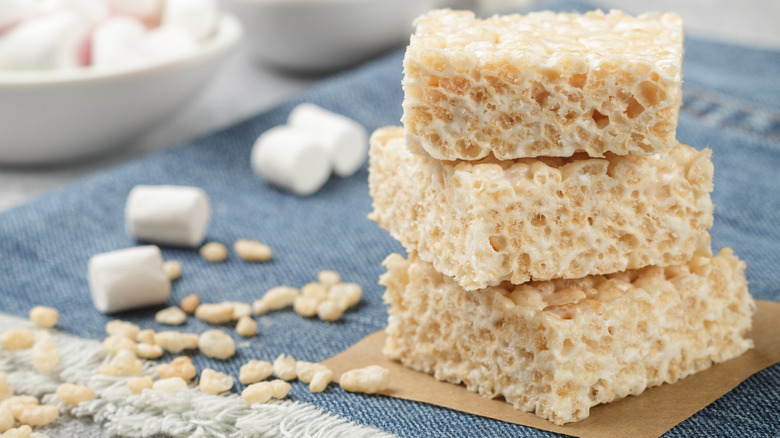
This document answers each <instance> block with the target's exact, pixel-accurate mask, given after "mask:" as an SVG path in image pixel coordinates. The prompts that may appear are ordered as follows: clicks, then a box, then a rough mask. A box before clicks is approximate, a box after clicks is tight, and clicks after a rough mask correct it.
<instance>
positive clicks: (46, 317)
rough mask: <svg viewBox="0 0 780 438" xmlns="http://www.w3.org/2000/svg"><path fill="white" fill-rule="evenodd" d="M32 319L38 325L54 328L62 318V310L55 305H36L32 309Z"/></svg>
mask: <svg viewBox="0 0 780 438" xmlns="http://www.w3.org/2000/svg"><path fill="white" fill-rule="evenodd" d="M29 317H30V321H32V322H34V323H35V325H37V326H38V327H43V328H52V327H54V326H55V325H57V321H59V319H60V312H59V311H57V309H55V308H54V307H47V306H35V307H33V308H32V309H30V315H29Z"/></svg>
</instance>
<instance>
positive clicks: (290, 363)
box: [274, 354, 297, 380]
mask: <svg viewBox="0 0 780 438" xmlns="http://www.w3.org/2000/svg"><path fill="white" fill-rule="evenodd" d="M274 374H275V375H276V377H278V378H280V379H283V380H293V379H295V377H296V376H297V372H296V366H295V358H294V357H293V356H292V355H291V354H280V355H279V356H278V357H277V358H276V360H274Z"/></svg>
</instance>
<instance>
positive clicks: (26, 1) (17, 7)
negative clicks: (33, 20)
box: [0, 0, 36, 34]
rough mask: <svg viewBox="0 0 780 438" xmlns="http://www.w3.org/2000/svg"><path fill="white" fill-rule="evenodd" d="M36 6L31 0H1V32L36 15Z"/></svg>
mask: <svg viewBox="0 0 780 438" xmlns="http://www.w3.org/2000/svg"><path fill="white" fill-rule="evenodd" d="M35 6H36V5H35V3H34V2H31V1H30V0H0V34H2V33H3V31H5V30H6V29H7V28H8V27H9V26H12V25H14V24H16V23H19V22H21V21H22V20H24V19H27V18H29V17H32V16H33V15H35V9H36V7H35Z"/></svg>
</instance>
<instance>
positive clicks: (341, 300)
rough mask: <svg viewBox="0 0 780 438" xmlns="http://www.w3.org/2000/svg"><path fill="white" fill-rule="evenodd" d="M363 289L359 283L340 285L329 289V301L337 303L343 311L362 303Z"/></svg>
mask: <svg viewBox="0 0 780 438" xmlns="http://www.w3.org/2000/svg"><path fill="white" fill-rule="evenodd" d="M362 296H363V288H362V287H361V286H360V285H359V284H357V283H339V284H335V285H333V286H331V287H330V289H328V300H330V301H333V302H335V303H336V304H338V306H339V307H340V308H341V309H342V310H347V309H348V308H350V307H352V306H354V305H355V304H357V303H359V302H360V299H361V298H362Z"/></svg>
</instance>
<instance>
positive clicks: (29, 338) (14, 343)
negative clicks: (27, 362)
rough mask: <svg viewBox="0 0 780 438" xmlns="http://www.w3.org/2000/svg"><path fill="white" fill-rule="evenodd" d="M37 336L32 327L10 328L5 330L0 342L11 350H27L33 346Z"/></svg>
mask: <svg viewBox="0 0 780 438" xmlns="http://www.w3.org/2000/svg"><path fill="white" fill-rule="evenodd" d="M34 341H35V337H34V336H33V332H32V330H30V329H25V328H18V329H8V330H6V331H4V332H3V335H2V336H1V337H0V342H2V343H3V347H5V348H7V349H9V350H26V349H28V348H30V347H32V345H33V342H34Z"/></svg>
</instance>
